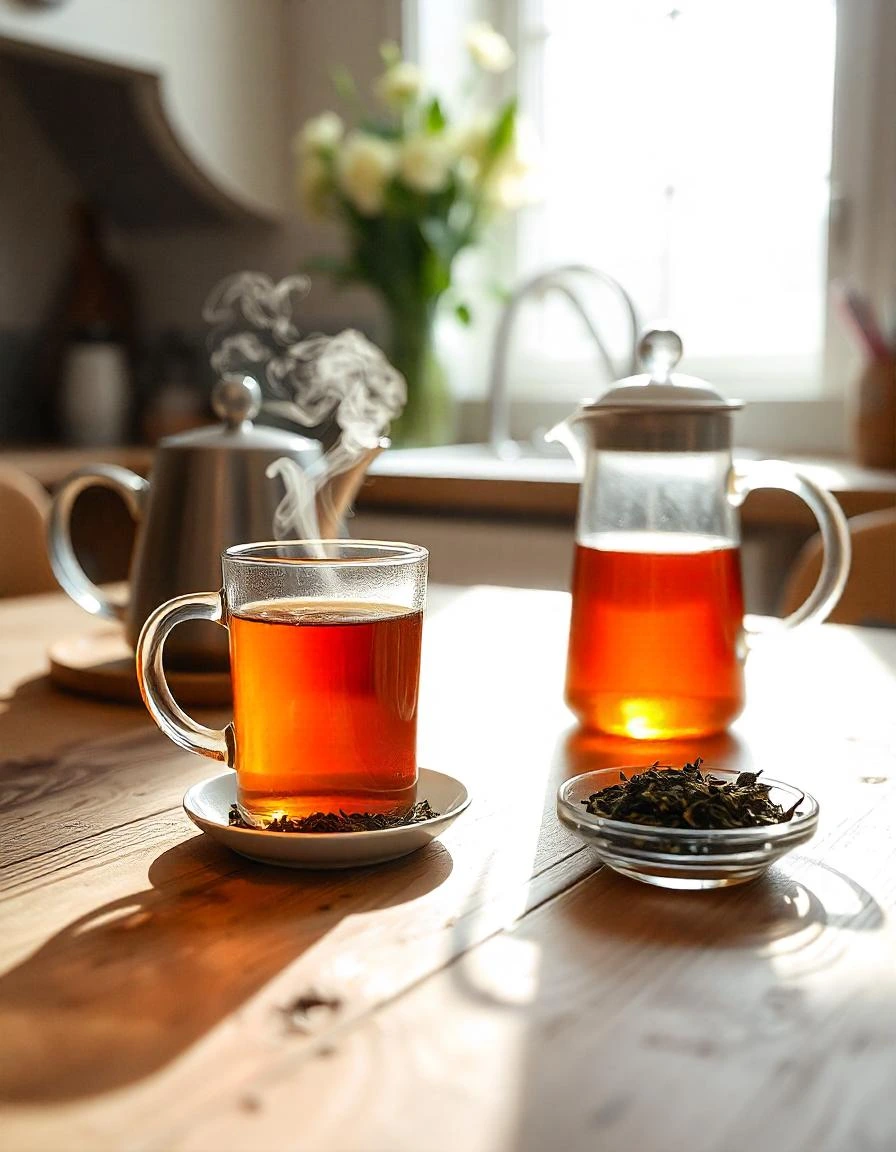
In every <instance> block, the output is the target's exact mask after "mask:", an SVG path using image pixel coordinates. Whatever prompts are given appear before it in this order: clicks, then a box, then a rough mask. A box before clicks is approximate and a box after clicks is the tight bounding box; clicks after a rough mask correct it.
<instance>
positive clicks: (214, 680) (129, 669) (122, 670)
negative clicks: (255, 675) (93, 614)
mask: <svg viewBox="0 0 896 1152" xmlns="http://www.w3.org/2000/svg"><path fill="white" fill-rule="evenodd" d="M47 655H48V656H49V659H50V679H51V680H52V681H53V683H54V684H56V685H58V687H60V688H65V689H66V690H67V691H69V692H77V693H79V694H80V695H82V696H96V697H98V698H99V699H101V700H116V701H118V702H119V703H122V704H142V700H141V698H140V688H139V686H138V684H137V670H136V666H135V664H134V653H133V652H132V651H131V649H130V647H129V645H128V643H127V641H126V640H125V638H124V635H123V634H122V632H121V629H120V628H117V627H110V628H108V629H105V630H103V631H96V632H87V633H82V634H79V635H76V636H64V637H62V638H61V639H59V640H56V641H55V642H54V643H53V644H52V645H51V646H50V648H49V649H48V652H47ZM166 676H167V678H168V685H169V687H170V688H171V692H172V695H173V696H174V698H175V699H176V700H177V701H178V703H179V704H182V705H185V706H189V705H193V706H194V707H200V708H201V707H209V708H212V707H218V706H222V705H229V704H230V703H231V688H230V673H229V672H227V671H217V672H185V671H183V670H182V669H176V668H172V669H166Z"/></svg>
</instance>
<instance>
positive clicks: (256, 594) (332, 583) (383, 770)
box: [137, 540, 428, 828]
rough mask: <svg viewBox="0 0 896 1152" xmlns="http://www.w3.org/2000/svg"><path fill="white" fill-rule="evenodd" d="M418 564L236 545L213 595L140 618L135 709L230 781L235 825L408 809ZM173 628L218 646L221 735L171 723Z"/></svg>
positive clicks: (322, 550) (416, 554)
mask: <svg viewBox="0 0 896 1152" xmlns="http://www.w3.org/2000/svg"><path fill="white" fill-rule="evenodd" d="M427 561H428V553H427V551H426V549H425V548H420V547H418V546H417V545H414V544H397V543H380V542H377V541H369V540H305V541H295V542H282V543H281V542H272V543H260V544H241V545H238V546H237V547H234V548H228V549H227V551H226V552H224V554H223V556H222V558H221V564H222V569H223V587H222V588H221V590H220V591H219V592H199V593H195V594H191V595H187V596H179V597H177V598H176V599H174V600H169V601H168V602H167V603H166V604H163V605H162V606H161V607H160V608H158V609H157V610H156V611H155V612H153V614H152V615H151V616H150V617H149V618H148V620H147V621H146V623H145V625H144V626H143V630H142V632H141V634H140V639H139V641H138V644H137V676H138V679H139V682H140V691H141V692H142V694H143V699H144V702H145V704H146V707H147V708H148V710H149V712H150V713H151V715H152V717H153V719H154V720H155V721H156V723H157V724H158V726H159V727H160V728H161V730H162V731H163V732H164V733H165V735H166V736H168V737H169V738H170V739H171V740H173V741H174V743H175V744H178V745H180V747H182V748H186V749H188V750H189V751H191V752H197V753H199V754H200V755H202V756H208V757H210V758H211V759H213V760H220V761H223V762H224V763H225V764H227V765H228V766H229V767H231V768H234V769H236V774H237V804H238V806H239V811H240V814H241V815H242V817H243V819H244V820H246V821H247V823H249V824H252V825H254V826H255V827H260V828H263V827H266V826H267V824H268V823H269V822H270V821H271V820H273V819H277V818H278V817H281V816H284V815H285V816H287V817H290V818H293V819H298V818H301V817H302V816H307V815H310V814H311V813H312V812H339V811H340V810H342V811H345V812H373V813H400V812H404V811H406V810H408V809H409V808H411V807H412V806H413V804H414V803H415V800H416V787H417V754H416V743H417V692H418V684H419V677H420V650H421V640H422V630H423V609H424V605H425V600H426V576H427ZM186 620H212V621H215V622H216V623H218V624H221V625H223V626H224V627H225V628H227V630H228V632H229V634H230V668H231V679H232V682H233V721H232V723H230V724H228V725H227V727H226V728H224V729H222V730H218V729H215V728H206V727H205V726H204V725H202V724H199V723H197V722H196V721H195V720H193V719H192V718H191V717H190V716H188V715H187V714H186V713H185V712H183V711H182V710H181V708H180V707H179V706H178V705H177V703H176V702H175V700H174V699H173V697H172V695H171V692H170V690H169V688H168V684H167V682H166V680H165V672H164V669H163V666H162V659H163V650H164V644H165V638H166V636H167V635H168V634H169V633H170V632H171V630H172V629H173V628H175V627H176V626H177V625H178V624H181V623H183V622H184V621H186Z"/></svg>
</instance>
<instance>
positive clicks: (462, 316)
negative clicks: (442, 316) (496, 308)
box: [454, 304, 473, 328]
mask: <svg viewBox="0 0 896 1152" xmlns="http://www.w3.org/2000/svg"><path fill="white" fill-rule="evenodd" d="M454 315H455V316H456V317H457V318H458V320H460V322H461V324H463V326H464V327H465V328H469V327H470V325H471V324H472V323H473V313H472V312H471V311H470V309H469V307H468V306H467V305H466V304H456V305H455V306H454Z"/></svg>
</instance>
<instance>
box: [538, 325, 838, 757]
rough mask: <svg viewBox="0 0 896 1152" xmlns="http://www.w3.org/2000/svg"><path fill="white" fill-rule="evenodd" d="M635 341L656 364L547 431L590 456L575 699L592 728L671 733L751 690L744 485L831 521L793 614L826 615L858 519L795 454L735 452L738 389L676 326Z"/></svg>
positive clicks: (692, 729) (735, 709)
mask: <svg viewBox="0 0 896 1152" xmlns="http://www.w3.org/2000/svg"><path fill="white" fill-rule="evenodd" d="M640 353H641V357H642V360H644V362H645V366H646V367H647V369H648V374H647V375H642V376H635V377H631V378H630V379H629V380H623V381H621V382H620V383H619V384H618V385H616V386H615V387H614V388H612V389H611V390H610V391H609V392H608V393H607V394H606V395H605V396H603V397H602V398H601V400H600V401H598V402H597V403H592V404H588V405H585V406H583V407H582V408H580V409H579V410H578V412H576V413H575V414H574V415H573V417H572V418H571V419H570V420H569V421H568V422H566V423H565V424H564V425H562V426H558V428H557V429H555V430H554V432H553V434H552V438H553V439H556V440H563V441H564V442H565V443H566V444H567V446H568V447H569V448H570V451H571V452H572V454H573V455H574V456H575V457H577V458H578V459H579V461H580V463H581V464H582V466H583V469H584V479H583V482H582V488H581V493H580V497H579V509H578V520H577V526H576V551H575V561H574V566H573V580H572V617H571V621H570V634H569V651H568V659H567V674H566V702H567V704H568V705H569V707H570V708H571V709H572V711H573V712H575V713H576V715H577V716H578V718H579V720H580V721H581V723H582V725H583V726H584V727H585V728H588V729H594V730H597V731H601V732H605V733H608V734H611V735H615V736H625V737H629V738H633V739H642V740H669V739H678V738H682V737H690V736H702V735H708V734H710V733H714V732H719V731H721V730H723V729H724V728H726V727H727V726H728V725H729V724H731V722H732V721H733V720H734V719H735V718H736V717H737V716H738V715H739V713H740V712H741V710H742V708H743V706H744V677H743V664H744V660H745V657H746V654H747V638H748V637H747V634H746V631H745V629H744V623H743V615H744V606H743V592H742V585H741V566H740V528H739V522H738V520H739V516H738V509H739V506H740V504H741V503H742V501H743V499H744V497H745V496H746V495H747V493H748V492H750V491H752V490H753V489H755V488H781V489H785V490H786V491H789V492H793V493H795V494H796V495H797V496H800V497H801V498H802V499H803V500H804V501H805V502H806V503H807V504H808V505H809V507H810V508H811V510H812V512H813V513H814V514H815V516H816V518H817V520H818V524H819V528H820V529H821V536H822V540H823V543H824V560H823V567H822V571H821V575H820V576H819V579H818V583H817V584H816V587H815V589H814V590H813V592H812V594H811V595H810V596H809V598H808V600H807V601H806V602H805V603H804V604H803V605H801V606H800V608H799V609H798V610H797V611H796V612H794V613H793V614H792V615H791V616H790V617H788V618H787V619H785V620H784V621H783V622H781V623H783V625H785V626H789V627H793V626H795V625H797V624H801V623H803V622H805V621H808V620H816V621H817V620H823V619H824V618H825V616H826V615H827V614H828V613H829V612H830V611H831V609H832V608H833V607H834V605H835V604H836V603H837V600H838V599H839V597H840V594H841V592H842V591H843V586H844V584H845V582H846V578H847V575H848V573H849V561H850V547H849V532H848V528H847V524H846V520H845V518H844V516H843V513H842V511H841V510H840V507H839V505H838V504H837V502H836V501H835V500H834V498H833V497H832V496H831V494H830V493H829V492H826V491H825V490H824V489H823V488H821V487H819V486H818V485H817V484H815V483H813V482H812V481H811V480H810V479H809V478H808V477H806V476H803V475H801V474H800V473H799V472H798V471H796V470H795V469H793V468H791V467H790V466H789V465H787V464H784V463H782V462H779V461H755V462H754V461H750V462H738V463H737V465H736V466H735V464H734V461H733V460H732V452H731V417H732V413H733V412H735V411H737V410H738V409H739V408H740V407H741V405H740V404H739V403H738V402H734V401H726V400H725V399H724V398H723V397H722V396H720V395H719V393H718V392H716V391H714V390H713V389H712V388H710V387H709V386H708V385H706V384H705V383H704V382H703V381H701V380H697V379H694V378H692V377H688V376H681V375H678V374H676V375H674V376H673V375H672V372H671V370H672V368H673V367H674V365H675V363H676V362H677V360H678V358H679V356H680V355H681V342H680V340H679V339H678V337H677V336H676V335H675V333H673V332H652V333H649V334H648V335H647V336H645V337H644V339H643V340H642V342H641V348H640ZM573 432H575V433H578V435H579V437H580V440H579V439H574V438H573V436H572V433H573ZM580 441H581V442H580ZM583 449H584V450H583Z"/></svg>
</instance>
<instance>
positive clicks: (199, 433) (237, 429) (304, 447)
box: [159, 373, 322, 463]
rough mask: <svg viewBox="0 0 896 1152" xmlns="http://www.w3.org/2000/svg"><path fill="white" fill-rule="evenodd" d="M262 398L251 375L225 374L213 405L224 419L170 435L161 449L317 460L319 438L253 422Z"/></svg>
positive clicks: (216, 390) (216, 385)
mask: <svg viewBox="0 0 896 1152" xmlns="http://www.w3.org/2000/svg"><path fill="white" fill-rule="evenodd" d="M261 399H262V397H261V388H259V386H258V382H257V381H256V380H253V378H252V377H251V376H243V375H239V374H235V373H234V374H227V375H224V376H222V377H221V378H220V379H219V380H218V381H217V383H216V384H215V387H214V390H213V391H212V408H213V409H214V411H215V415H216V416H218V417H219V418H220V419H221V421H222V422H221V423H220V424H212V425H209V426H208V427H205V428H195V429H191V430H190V431H188V432H179V433H178V434H177V435H176V436H167V437H165V439H164V440H161V441H160V442H159V448H160V449H162V450H164V449H167V448H178V449H183V448H199V449H215V448H218V449H225V450H228V451H234V452H246V451H258V450H260V451H268V452H271V453H278V454H285V453H288V454H289V455H290V456H292V457H293V458H294V459H295V458H299V459H302V458H304V457H307V462H308V463H310V462H311V461H312V460H316V459H317V458H318V457H319V456H320V455H321V451H322V449H321V445H320V443H319V442H318V441H317V440H312V439H311V438H310V437H308V436H302V435H300V434H299V433H297V432H289V431H287V430H286V429H283V428H271V427H268V426H267V425H261V426H259V425H256V424H254V423H253V421H254V419H255V417H256V416H257V415H258V413H259V412H260V411H261Z"/></svg>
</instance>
